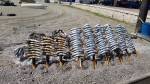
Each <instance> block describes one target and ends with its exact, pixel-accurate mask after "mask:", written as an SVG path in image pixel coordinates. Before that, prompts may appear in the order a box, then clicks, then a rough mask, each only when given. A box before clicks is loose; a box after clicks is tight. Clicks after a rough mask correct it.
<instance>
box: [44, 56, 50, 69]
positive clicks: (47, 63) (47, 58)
mask: <svg viewBox="0 0 150 84" xmlns="http://www.w3.org/2000/svg"><path fill="white" fill-rule="evenodd" d="M48 67H49V56H48V55H46V64H45V68H46V71H48Z"/></svg>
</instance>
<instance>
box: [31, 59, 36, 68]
mask: <svg viewBox="0 0 150 84" xmlns="http://www.w3.org/2000/svg"><path fill="white" fill-rule="evenodd" d="M32 68H33V69H35V68H36V61H35V58H32Z"/></svg>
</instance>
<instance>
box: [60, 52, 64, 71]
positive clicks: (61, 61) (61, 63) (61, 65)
mask: <svg viewBox="0 0 150 84" xmlns="http://www.w3.org/2000/svg"><path fill="white" fill-rule="evenodd" d="M59 65H60V67H61V68H62V67H63V65H64V64H63V60H62V55H60V56H59Z"/></svg>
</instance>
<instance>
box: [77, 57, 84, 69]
mask: <svg viewBox="0 0 150 84" xmlns="http://www.w3.org/2000/svg"><path fill="white" fill-rule="evenodd" d="M77 62H78V64H79V67H80V68H81V69H83V65H82V59H81V57H78V61H77Z"/></svg>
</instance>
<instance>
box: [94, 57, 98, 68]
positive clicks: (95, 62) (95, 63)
mask: <svg viewBox="0 0 150 84" xmlns="http://www.w3.org/2000/svg"><path fill="white" fill-rule="evenodd" d="M93 58H94V59H93V69H96V65H97V61H96V58H95V56H94V57H93Z"/></svg>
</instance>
